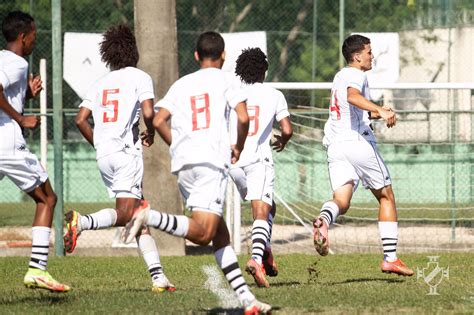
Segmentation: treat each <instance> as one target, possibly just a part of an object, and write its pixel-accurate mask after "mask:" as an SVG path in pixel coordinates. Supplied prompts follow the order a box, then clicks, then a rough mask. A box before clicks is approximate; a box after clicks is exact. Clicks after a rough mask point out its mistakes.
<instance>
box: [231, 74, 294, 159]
mask: <svg viewBox="0 0 474 315" xmlns="http://www.w3.org/2000/svg"><path fill="white" fill-rule="evenodd" d="M245 88H246V93H247V96H248V99H247V112H248V115H249V120H250V123H249V132H248V135H247V139H246V140H245V147H244V150H243V151H242V153H241V154H240V159H239V161H238V162H237V163H236V164H235V166H234V167H243V166H247V165H250V164H253V163H255V162H259V161H260V162H262V163H265V164H269V165H273V159H272V150H271V147H270V138H271V136H272V129H273V122H274V120H275V119H276V120H277V121H280V120H282V119H283V118H285V117H288V116H290V113H289V112H288V105H287V103H286V100H285V97H284V96H283V93H281V92H280V91H278V90H276V89H274V88H272V87H270V86H267V85H264V84H262V83H255V84H252V85H245ZM236 124H237V119H236V116H235V119H234V117H233V119H232V125H231V132H232V139H233V142H234V143H235V141H236V140H237V134H236V132H237V126H236Z"/></svg>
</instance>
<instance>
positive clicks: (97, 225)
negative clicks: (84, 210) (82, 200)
mask: <svg viewBox="0 0 474 315" xmlns="http://www.w3.org/2000/svg"><path fill="white" fill-rule="evenodd" d="M80 219H81V220H80V224H81V231H83V230H99V229H106V228H109V227H111V226H114V225H115V222H117V210H115V209H112V208H107V209H102V210H100V211H97V212H94V213H92V214H86V215H81V217H80Z"/></svg>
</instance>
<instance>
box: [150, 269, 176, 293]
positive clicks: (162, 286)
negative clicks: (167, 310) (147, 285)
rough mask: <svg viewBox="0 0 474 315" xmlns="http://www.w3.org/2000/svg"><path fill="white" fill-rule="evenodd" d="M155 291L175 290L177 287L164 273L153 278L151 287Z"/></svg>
mask: <svg viewBox="0 0 474 315" xmlns="http://www.w3.org/2000/svg"><path fill="white" fill-rule="evenodd" d="M151 290H152V291H153V292H156V293H163V292H165V291H168V292H174V291H176V287H175V286H174V285H173V284H172V283H171V282H170V281H169V280H168V278H166V276H165V275H164V274H160V275H159V276H158V277H157V278H156V279H154V280H153V286H152V288H151Z"/></svg>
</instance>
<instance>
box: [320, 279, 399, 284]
mask: <svg viewBox="0 0 474 315" xmlns="http://www.w3.org/2000/svg"><path fill="white" fill-rule="evenodd" d="M373 281H381V282H387V283H400V282H405V280H403V279H386V278H356V279H347V280H344V281H339V282H328V283H326V284H327V285H337V284H346V283H354V282H373Z"/></svg>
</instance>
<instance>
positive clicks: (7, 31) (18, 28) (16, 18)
mask: <svg viewBox="0 0 474 315" xmlns="http://www.w3.org/2000/svg"><path fill="white" fill-rule="evenodd" d="M34 21H35V20H34V19H33V17H32V16H31V15H29V14H28V13H25V12H21V11H12V12H10V13H8V14H7V16H6V17H5V18H4V19H3V23H2V33H3V36H4V37H5V40H6V41H7V43H10V42H13V41H15V40H16V39H17V38H18V35H20V34H21V33H28V32H30V31H31V30H33V25H32V24H33V22H34Z"/></svg>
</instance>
